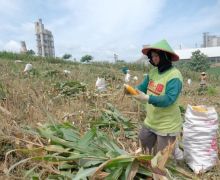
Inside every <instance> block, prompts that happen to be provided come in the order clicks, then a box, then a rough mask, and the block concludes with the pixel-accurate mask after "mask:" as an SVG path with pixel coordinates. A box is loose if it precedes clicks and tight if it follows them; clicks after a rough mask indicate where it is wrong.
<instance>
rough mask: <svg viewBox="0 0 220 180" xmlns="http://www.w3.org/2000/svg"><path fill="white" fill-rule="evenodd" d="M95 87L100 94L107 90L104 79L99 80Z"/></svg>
mask: <svg viewBox="0 0 220 180" xmlns="http://www.w3.org/2000/svg"><path fill="white" fill-rule="evenodd" d="M95 87H96V89H97V90H98V91H99V92H103V91H105V90H106V82H105V79H104V78H99V77H98V78H97V80H96V83H95Z"/></svg>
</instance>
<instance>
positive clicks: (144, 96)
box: [132, 90, 149, 103]
mask: <svg viewBox="0 0 220 180" xmlns="http://www.w3.org/2000/svg"><path fill="white" fill-rule="evenodd" d="M137 91H138V95H134V96H132V97H134V98H135V99H136V100H138V101H140V102H143V103H146V102H148V100H149V95H147V94H145V93H143V92H142V91H139V90H137Z"/></svg>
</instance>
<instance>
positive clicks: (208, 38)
mask: <svg viewBox="0 0 220 180" xmlns="http://www.w3.org/2000/svg"><path fill="white" fill-rule="evenodd" d="M215 46H220V37H219V36H215V35H209V33H208V32H205V33H203V44H202V47H204V48H205V47H215Z"/></svg>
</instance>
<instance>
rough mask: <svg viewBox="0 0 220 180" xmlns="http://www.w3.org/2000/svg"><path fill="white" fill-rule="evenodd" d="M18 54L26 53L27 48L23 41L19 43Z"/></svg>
mask: <svg viewBox="0 0 220 180" xmlns="http://www.w3.org/2000/svg"><path fill="white" fill-rule="evenodd" d="M20 53H27V47H26V43H25V41H21V49H20Z"/></svg>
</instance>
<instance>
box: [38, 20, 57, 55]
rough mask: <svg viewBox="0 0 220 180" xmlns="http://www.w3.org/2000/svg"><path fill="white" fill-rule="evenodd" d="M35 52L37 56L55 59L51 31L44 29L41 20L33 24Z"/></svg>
mask: <svg viewBox="0 0 220 180" xmlns="http://www.w3.org/2000/svg"><path fill="white" fill-rule="evenodd" d="M35 32H36V38H37V39H36V40H37V51H38V55H39V56H43V57H55V50H54V39H53V35H52V33H51V31H49V30H47V29H44V24H43V23H42V20H41V19H39V21H38V22H35Z"/></svg>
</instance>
